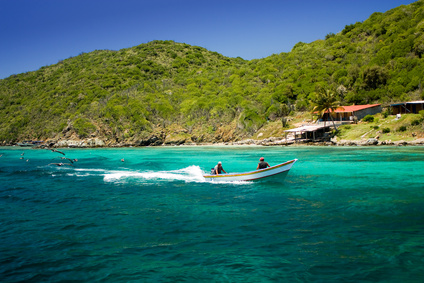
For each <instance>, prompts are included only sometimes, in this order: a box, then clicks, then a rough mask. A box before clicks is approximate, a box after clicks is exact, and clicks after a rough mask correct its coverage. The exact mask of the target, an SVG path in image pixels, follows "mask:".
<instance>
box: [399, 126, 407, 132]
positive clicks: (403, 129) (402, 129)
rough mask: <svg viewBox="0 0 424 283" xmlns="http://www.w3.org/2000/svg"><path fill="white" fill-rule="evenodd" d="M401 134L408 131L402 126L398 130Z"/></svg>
mask: <svg viewBox="0 0 424 283" xmlns="http://www.w3.org/2000/svg"><path fill="white" fill-rule="evenodd" d="M398 131H399V132H405V131H406V127H405V126H400V127H399V129H398Z"/></svg>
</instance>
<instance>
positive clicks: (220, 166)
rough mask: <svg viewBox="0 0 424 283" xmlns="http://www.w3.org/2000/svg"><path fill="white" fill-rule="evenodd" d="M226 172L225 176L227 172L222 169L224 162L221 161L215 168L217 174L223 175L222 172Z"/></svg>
mask: <svg viewBox="0 0 424 283" xmlns="http://www.w3.org/2000/svg"><path fill="white" fill-rule="evenodd" d="M222 171H224V173H225V174H227V172H225V170H224V168H222V162H221V161H219V162H218V165H216V166H215V174H216V175H218V174H221V172H222Z"/></svg>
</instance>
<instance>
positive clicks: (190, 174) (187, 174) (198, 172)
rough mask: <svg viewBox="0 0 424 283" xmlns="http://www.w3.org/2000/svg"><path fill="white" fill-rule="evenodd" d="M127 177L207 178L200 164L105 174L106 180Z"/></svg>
mask: <svg viewBox="0 0 424 283" xmlns="http://www.w3.org/2000/svg"><path fill="white" fill-rule="evenodd" d="M125 179H143V180H154V181H157V180H164V181H184V182H205V178H203V171H202V169H200V167H199V166H189V167H186V168H183V169H179V170H171V171H145V172H137V171H108V172H105V174H104V181H105V182H115V181H118V180H125Z"/></svg>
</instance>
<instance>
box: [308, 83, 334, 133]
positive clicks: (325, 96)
mask: <svg viewBox="0 0 424 283" xmlns="http://www.w3.org/2000/svg"><path fill="white" fill-rule="evenodd" d="M311 104H312V106H313V108H312V114H313V113H316V112H317V113H318V117H323V116H324V113H326V112H328V113H329V116H330V118H331V121H332V122H333V126H334V129H336V130H337V127H336V124H335V123H334V119H333V116H332V115H331V113H332V112H334V111H335V110H336V109H337V108H339V106H340V101H339V100H338V99H337V96H336V94H335V93H334V92H333V91H331V90H329V89H327V90H325V89H323V88H322V89H320V91H319V92H318V93H317V94H316V96H315V98H314V99H312V100H311ZM324 127H325V121H324Z"/></svg>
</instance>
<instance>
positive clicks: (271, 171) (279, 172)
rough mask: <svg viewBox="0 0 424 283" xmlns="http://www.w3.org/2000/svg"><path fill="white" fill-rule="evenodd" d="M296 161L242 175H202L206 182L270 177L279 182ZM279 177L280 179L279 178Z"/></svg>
mask: <svg viewBox="0 0 424 283" xmlns="http://www.w3.org/2000/svg"><path fill="white" fill-rule="evenodd" d="M296 161H297V159H293V160H290V161H287V162H284V163H281V164H278V165H275V166H271V167H268V168H265V169H260V170H255V171H250V172H243V173H230V174H219V175H203V177H204V178H205V179H206V180H207V181H217V182H237V181H253V180H259V179H263V178H267V177H271V176H275V177H278V178H279V179H280V180H284V177H285V176H286V175H287V173H288V172H289V170H290V168H291V167H292V166H293V164H295V163H296ZM280 177H281V178H280Z"/></svg>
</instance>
